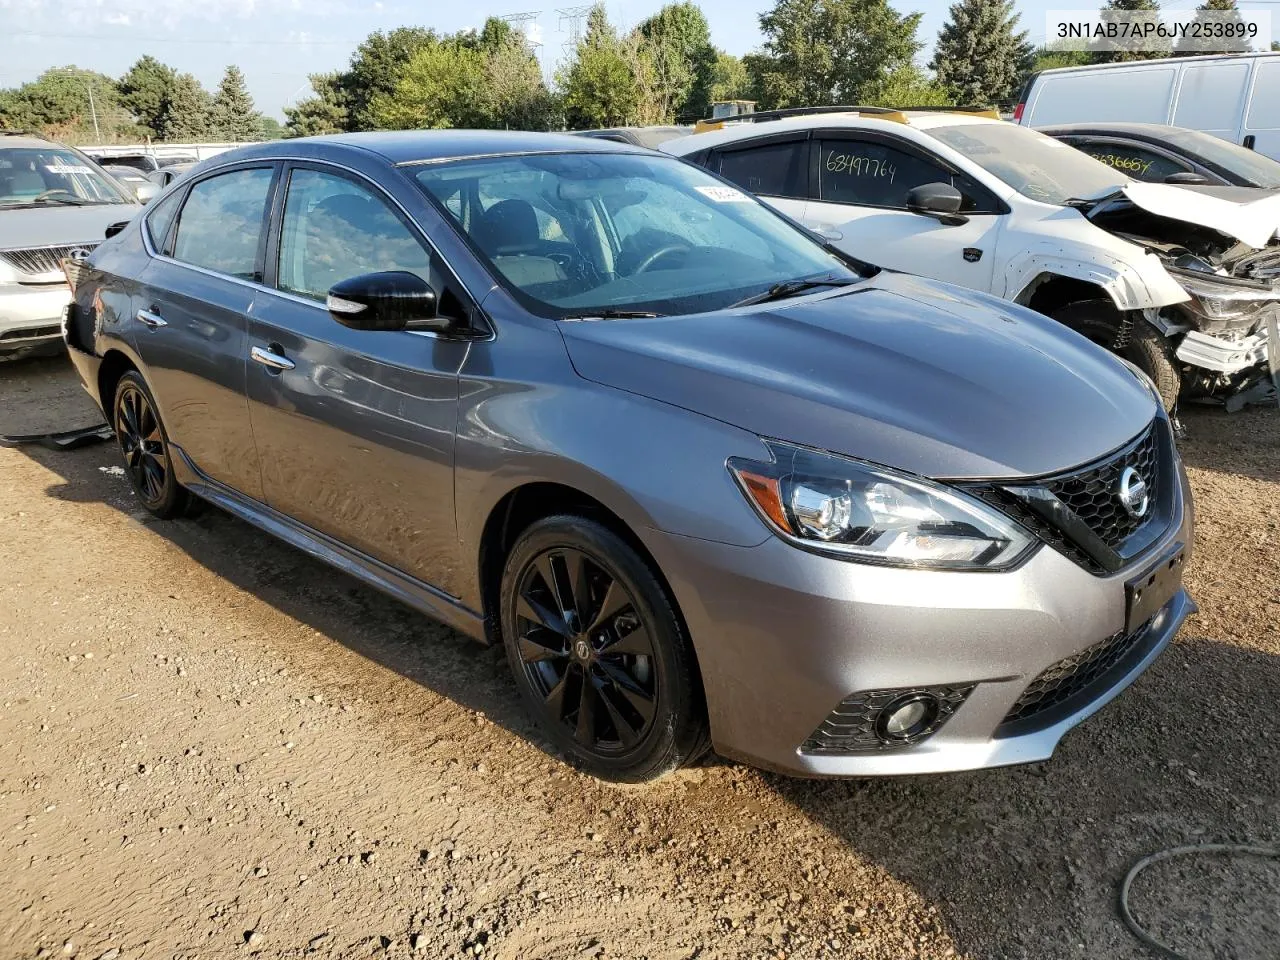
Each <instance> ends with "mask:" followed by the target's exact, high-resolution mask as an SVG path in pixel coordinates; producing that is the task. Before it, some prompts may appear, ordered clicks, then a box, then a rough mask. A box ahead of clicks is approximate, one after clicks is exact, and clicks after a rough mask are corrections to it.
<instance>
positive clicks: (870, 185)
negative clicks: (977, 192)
mask: <svg viewBox="0 0 1280 960" xmlns="http://www.w3.org/2000/svg"><path fill="white" fill-rule="evenodd" d="M926 183H949V184H952V185H953V186H955V187H956V188H957V189H959V190H960V191H961V192H962V193H963V192H964V187H963V186H962V184H961V183H960V182H959V178H954V182H953V177H952V175H951V174H950V173H949V172H948V171H946V170H943V169H942V168H941V167H939V166H938V165H936V164H934V163H930V162H929V161H927V160H924V159H923V158H921V157H918V156H916V155H915V154H911V153H907V152H906V151H903V150H899V149H898V148H896V147H891V146H889V145H888V144H885V143H879V142H877V141H873V140H824V141H821V142H820V143H819V144H818V197H819V199H821V200H824V201H826V202H827V203H856V204H859V205H861V206H867V207H890V208H894V209H900V210H902V209H906V206H907V191H909V190H911V189H912V188H913V187H919V186H923V185H924V184H926ZM970 189H972V188H970ZM970 207H972V203H970Z"/></svg>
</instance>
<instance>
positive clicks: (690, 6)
mask: <svg viewBox="0 0 1280 960" xmlns="http://www.w3.org/2000/svg"><path fill="white" fill-rule="evenodd" d="M636 32H637V33H638V34H639V35H640V37H641V38H642V39H643V41H644V47H645V51H646V53H647V54H648V56H649V58H650V60H651V63H652V69H653V74H654V79H655V80H656V82H657V85H658V89H657V91H656V97H657V99H658V100H659V101H660V112H661V113H663V114H664V115H665V114H668V113H669V114H670V115H671V118H674V117H675V116H679V117H680V118H682V119H695V120H696V119H700V118H702V117H705V116H706V115H707V114H708V112H710V107H711V87H712V85H713V84H714V83H715V72H716V61H717V51H716V48H715V47H713V46H712V45H711V29H710V27H708V26H707V18H706V17H705V16H703V14H702V10H701V9H699V7H698V6H697V5H696V4H694V3H689V2H681V3H669V4H667V5H666V6H665V7H663V8H662V9H661V10H659V11H658V12H657V13H655V14H654V15H653V16H652V17H650V18H649V19H648V20H645V21H644V22H643V23H641V24H640V26H639V27H637V28H636ZM667 104H670V109H669V110H667V109H665V108H666V106H667Z"/></svg>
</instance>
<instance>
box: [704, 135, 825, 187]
mask: <svg viewBox="0 0 1280 960" xmlns="http://www.w3.org/2000/svg"><path fill="white" fill-rule="evenodd" d="M804 156H805V141H803V140H791V141H788V142H786V143H766V144H763V145H761V146H759V147H748V148H747V149H745V150H732V151H729V152H726V153H722V154H721V155H720V176H722V177H724V178H725V179H726V180H730V181H732V182H733V183H736V184H737V185H738V186H740V187H742V189H744V190H748V191H750V192H751V193H756V194H763V195H764V196H768V197H796V198H797V199H804V186H803V183H804V178H803V173H804V170H803V167H804Z"/></svg>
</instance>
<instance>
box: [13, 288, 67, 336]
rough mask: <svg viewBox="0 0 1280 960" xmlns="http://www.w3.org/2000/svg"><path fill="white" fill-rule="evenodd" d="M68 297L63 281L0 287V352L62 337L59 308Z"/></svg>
mask: <svg viewBox="0 0 1280 960" xmlns="http://www.w3.org/2000/svg"><path fill="white" fill-rule="evenodd" d="M70 300H71V290H70V289H69V288H68V287H67V285H66V284H65V283H58V284H20V283H15V284H4V285H3V286H0V353H6V352H9V351H13V350H22V349H26V348H28V347H36V346H41V345H42V344H47V343H53V342H56V341H58V340H61V339H62V311H63V309H64V308H65V307H66V305H67V303H68V302H69V301H70Z"/></svg>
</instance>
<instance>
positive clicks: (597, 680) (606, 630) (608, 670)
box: [501, 515, 709, 783]
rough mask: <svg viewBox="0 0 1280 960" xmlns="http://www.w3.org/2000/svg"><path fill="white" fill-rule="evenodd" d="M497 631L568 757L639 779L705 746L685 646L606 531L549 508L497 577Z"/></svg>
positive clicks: (658, 594) (668, 608)
mask: <svg viewBox="0 0 1280 960" xmlns="http://www.w3.org/2000/svg"><path fill="white" fill-rule="evenodd" d="M501 616H502V639H503V645H504V647H505V648H506V652H507V659H508V662H509V663H510V665H511V672H512V674H513V675H514V676H515V680H516V685H517V686H518V687H519V688H520V694H521V696H522V698H523V699H524V702H525V705H526V706H527V708H528V709H529V712H530V713H531V714H532V715H533V717H534V718H535V719H536V720H537V721H538V723H539V726H540V727H541V728H542V730H543V731H544V732H545V733H546V735H547V736H548V738H549V739H550V740H552V741H553V742H554V743H555V744H556V746H558V747H560V748H561V750H562V751H563V752H564V753H565V754H566V755H567V756H568V757H569V758H570V759H571V760H572V761H573V762H574V763H575V765H577V766H579V767H580V768H582V769H584V770H586V771H587V772H589V773H591V774H593V775H594V776H597V777H600V778H601V779H603V780H613V781H618V782H623V783H640V782H643V781H647V780H654V779H657V778H658V777H661V776H662V775H663V774H666V773H668V772H670V771H672V770H674V769H676V768H677V767H679V766H681V765H682V764H686V763H689V762H690V761H692V760H694V759H696V758H697V757H699V756H700V755H701V754H702V753H703V752H705V751H706V749H707V747H708V745H709V737H708V729H707V719H706V711H705V707H704V705H703V698H702V687H701V683H700V680H699V677H698V672H697V667H696V665H695V662H694V657H693V651H692V648H691V646H690V644H689V641H688V638H687V637H686V636H685V633H684V628H683V626H682V624H681V621H680V618H679V616H678V615H677V614H676V612H675V609H674V606H673V604H672V603H671V601H670V599H669V598H668V596H667V593H666V591H665V590H664V589H663V586H662V584H661V583H660V581H659V580H658V578H657V577H656V576H655V574H654V572H653V570H652V569H651V568H650V566H649V564H648V563H647V562H646V561H645V560H644V558H642V557H641V556H640V555H639V554H638V553H637V552H636V551H635V550H634V549H633V548H632V547H631V546H630V545H629V544H627V543H626V541H624V540H623V539H622V538H621V537H619V536H618V535H617V534H616V533H614V532H613V531H612V530H610V529H608V528H607V527H605V526H603V525H601V524H599V523H597V522H595V521H594V520H588V519H586V518H584V517H577V516H568V515H565V516H555V517H548V518H546V519H544V520H539V521H538V522H536V523H534V524H533V525H532V526H531V527H529V529H528V530H526V531H525V532H524V533H523V534H522V535H521V537H520V539H519V540H518V541H517V542H516V544H515V546H514V547H513V548H512V550H511V554H510V556H509V557H508V558H507V563H506V568H505V570H504V572H503V576H502V606H501Z"/></svg>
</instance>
